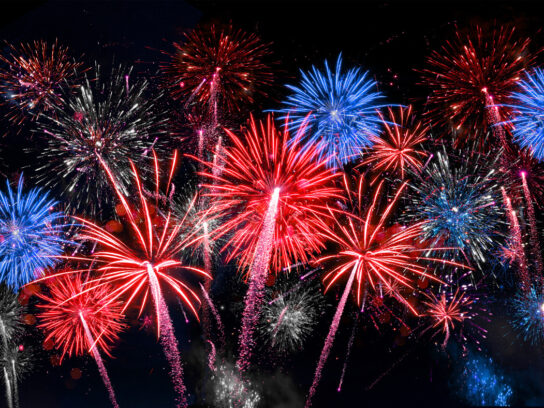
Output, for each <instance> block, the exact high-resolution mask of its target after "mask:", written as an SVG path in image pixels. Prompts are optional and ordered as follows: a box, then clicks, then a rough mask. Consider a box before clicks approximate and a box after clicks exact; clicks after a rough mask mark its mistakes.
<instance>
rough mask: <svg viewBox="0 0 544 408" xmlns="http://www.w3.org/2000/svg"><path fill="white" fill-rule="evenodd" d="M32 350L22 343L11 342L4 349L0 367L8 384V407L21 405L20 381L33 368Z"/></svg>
mask: <svg viewBox="0 0 544 408" xmlns="http://www.w3.org/2000/svg"><path fill="white" fill-rule="evenodd" d="M32 358H33V355H32V352H31V351H30V350H29V349H28V348H27V347H24V346H23V345H22V344H16V343H14V342H11V343H9V344H8V346H7V347H6V348H4V350H3V351H2V355H1V357H0V367H1V369H2V374H3V377H4V383H5V385H6V401H7V403H8V407H9V408H12V407H15V408H18V407H19V382H20V381H21V379H22V378H23V376H24V375H25V374H26V373H28V372H29V371H30V370H31V369H32Z"/></svg>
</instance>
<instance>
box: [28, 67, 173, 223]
mask: <svg viewBox="0 0 544 408" xmlns="http://www.w3.org/2000/svg"><path fill="white" fill-rule="evenodd" d="M131 75H132V69H131V68H129V69H125V68H123V67H121V66H118V67H115V68H113V69H112V72H111V73H110V74H109V75H106V74H105V73H103V72H101V69H100V67H99V66H97V67H96V69H95V75H93V76H92V77H90V76H89V75H88V76H86V78H85V81H84V84H83V85H82V86H81V87H80V88H79V91H78V93H77V94H76V95H72V96H70V97H68V98H66V101H65V102H64V103H63V104H61V105H59V106H55V107H54V109H53V110H52V112H51V113H50V114H48V115H43V116H42V118H41V119H40V121H39V132H40V133H42V134H44V135H45V136H46V137H47V147H46V148H45V149H44V150H43V151H42V152H41V153H40V159H41V160H42V161H43V163H44V164H43V165H41V166H40V167H39V168H38V172H39V174H40V175H41V176H40V177H41V181H42V182H43V183H44V184H45V185H47V186H51V187H54V188H56V189H57V190H58V191H59V192H61V193H62V197H63V200H64V201H65V202H66V203H67V204H68V205H69V209H70V210H71V212H74V213H76V212H77V213H85V214H89V215H92V216H96V215H98V213H99V212H100V210H102V209H103V208H111V206H112V204H113V203H114V200H115V195H114V194H111V192H112V191H111V186H110V184H109V181H108V177H107V176H106V171H105V169H104V166H103V165H102V163H106V164H107V166H108V168H109V169H110V170H111V172H112V173H113V174H114V175H115V177H116V180H117V187H118V188H119V189H120V190H121V191H122V192H123V193H124V194H126V193H127V192H128V186H130V183H131V181H132V178H131V172H130V167H129V166H128V160H127V159H131V160H132V161H134V162H137V163H138V164H140V167H142V166H143V161H142V160H143V159H144V158H145V156H146V155H147V154H148V153H149V151H150V150H151V148H152V147H153V148H155V149H156V150H158V149H159V148H160V147H161V145H162V143H163V140H162V138H161V137H162V136H163V131H162V128H163V125H164V120H163V118H162V116H161V114H160V113H158V111H157V109H156V108H155V103H156V99H155V98H153V97H149V95H148V91H149V83H148V82H147V81H145V80H133V81H131V80H130V78H131Z"/></svg>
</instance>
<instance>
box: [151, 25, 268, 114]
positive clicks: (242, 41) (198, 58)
mask: <svg viewBox="0 0 544 408" xmlns="http://www.w3.org/2000/svg"><path fill="white" fill-rule="evenodd" d="M185 37H186V38H185V41H184V42H182V43H174V47H175V52H174V53H173V54H172V55H171V56H170V57H171V61H170V63H169V64H165V65H163V67H162V70H163V72H164V75H165V81H166V87H167V88H168V89H169V90H170V93H171V95H172V96H173V97H174V98H175V99H178V100H182V101H184V102H185V103H186V105H187V104H190V103H191V102H196V103H198V104H200V105H202V106H204V107H207V108H208V109H212V110H214V109H218V108H225V109H227V111H229V112H234V111H239V110H240V108H241V105H242V104H244V103H253V102H254V101H255V97H256V96H257V95H259V94H260V95H264V90H265V89H266V87H267V86H269V85H271V84H272V81H273V75H272V72H271V71H270V69H269V67H268V66H267V65H266V63H265V60H266V59H267V58H268V57H269V55H270V50H269V48H268V44H264V43H262V42H261V40H260V39H259V37H258V36H257V35H256V34H248V33H245V32H243V31H241V30H235V29H234V28H233V27H231V26H228V27H226V28H224V29H220V28H217V27H215V26H213V25H212V26H211V27H210V28H209V29H205V28H197V29H195V30H192V31H190V32H189V33H187V34H186V36H185ZM216 104H217V105H219V106H217V105H216ZM215 117H217V116H216V115H215Z"/></svg>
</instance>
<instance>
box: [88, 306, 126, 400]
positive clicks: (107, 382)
mask: <svg viewBox="0 0 544 408" xmlns="http://www.w3.org/2000/svg"><path fill="white" fill-rule="evenodd" d="M79 318H80V319H81V324H82V325H83V329H84V330H85V337H87V342H88V343H89V345H90V349H89V351H90V352H91V354H92V356H93V358H94V361H96V365H97V366H98V371H99V372H100V376H101V377H102V381H103V382H104V386H105V387H106V389H107V390H108V395H109V397H110V401H111V404H112V405H113V406H114V407H115V408H119V404H118V403H117V399H116V398H115V392H114V391H113V386H112V385H111V381H110V377H109V376H108V372H107V371H106V366H105V365H104V362H103V361H102V356H101V355H100V353H99V352H98V348H97V347H96V341H95V339H94V338H93V335H92V334H91V330H90V329H89V325H88V324H87V321H86V320H85V317H83V313H82V312H79Z"/></svg>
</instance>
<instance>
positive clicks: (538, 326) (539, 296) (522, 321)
mask: <svg viewBox="0 0 544 408" xmlns="http://www.w3.org/2000/svg"><path fill="white" fill-rule="evenodd" d="M511 307H512V312H513V313H512V317H513V319H512V321H511V324H512V326H514V328H515V329H516V330H517V331H518V333H519V335H520V337H522V338H523V339H524V340H525V341H528V342H530V343H532V344H542V342H543V341H544V294H543V293H542V290H539V289H538V288H535V287H531V288H529V289H528V290H522V291H520V292H519V293H518V294H516V296H515V297H514V299H513V300H512V302H511Z"/></svg>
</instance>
